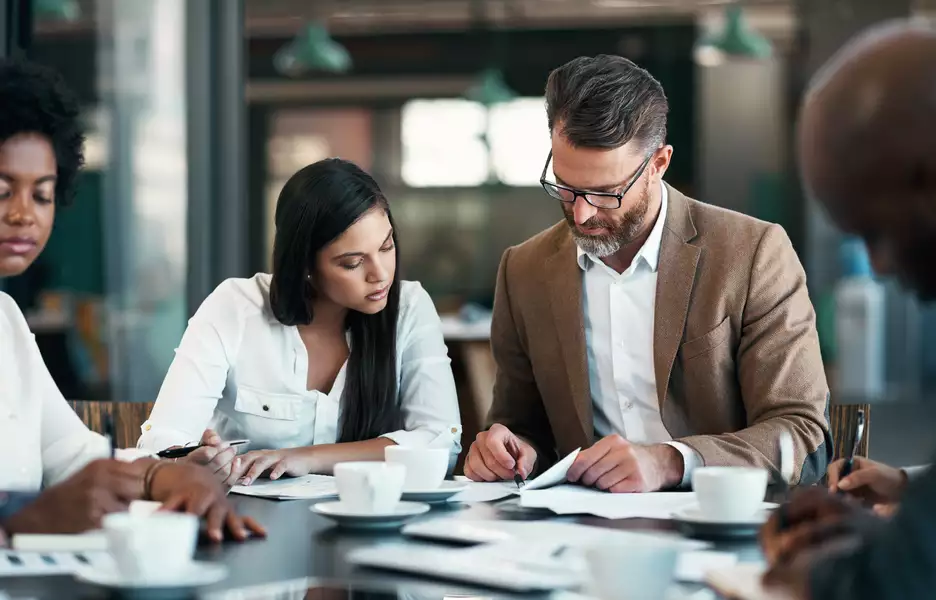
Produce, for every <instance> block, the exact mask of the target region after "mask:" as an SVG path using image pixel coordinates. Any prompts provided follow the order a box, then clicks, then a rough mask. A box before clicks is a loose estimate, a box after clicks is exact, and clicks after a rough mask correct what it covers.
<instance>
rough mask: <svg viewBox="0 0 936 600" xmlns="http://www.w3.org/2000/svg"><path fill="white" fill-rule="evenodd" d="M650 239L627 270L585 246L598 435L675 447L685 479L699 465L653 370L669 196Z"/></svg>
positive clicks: (585, 305)
mask: <svg viewBox="0 0 936 600" xmlns="http://www.w3.org/2000/svg"><path fill="white" fill-rule="evenodd" d="M660 187H661V189H662V202H661V204H660V214H659V216H658V217H657V220H656V223H655V224H654V225H653V229H651V230H650V235H649V237H647V241H646V242H644V245H643V246H641V248H640V250H638V251H637V255H636V256H635V257H634V260H633V262H631V264H630V266H629V267H628V268H627V270H626V271H624V272H623V273H617V272H616V271H614V269H611V268H610V267H608V266H607V265H606V264H604V263H603V262H602V261H601V259H600V258H598V257H595V256H592V255H590V254H587V253H585V252H584V251H583V250H582V249H581V248H579V249H578V264H579V267H581V269H582V290H583V293H582V310H583V312H584V322H585V340H586V349H587V350H586V351H587V354H588V382H589V386H590V388H591V397H592V405H593V406H594V419H595V434H596V435H597V436H599V437H605V436H607V435H612V434H615V433H616V434H619V435H620V436H621V437H623V438H625V439H627V440H628V441H631V442H634V443H636V444H657V443H668V444H670V445H671V446H673V447H674V448H676V449H677V450H679V453H680V454H681V455H682V457H683V465H684V469H683V481H682V484H683V485H686V484H687V483H688V482H689V481H690V475H691V473H692V470H693V469H694V468H695V467H696V466H697V465H698V463H699V458H698V457H697V456H696V454H695V452H694V451H693V450H692V449H691V448H689V446H686V445H685V444H681V443H679V442H673V441H672V439H673V438H672V436H671V435H670V434H669V432H668V431H667V430H666V427H665V426H664V425H663V420H662V417H661V416H660V405H659V401H658V400H657V384H656V375H655V374H654V370H653V318H654V299H655V296H656V284H657V267H658V264H659V258H660V244H661V242H662V240H663V225H664V222H665V221H666V204H667V197H666V196H667V194H666V187H665V186H663V185H662V184H661V185H660Z"/></svg>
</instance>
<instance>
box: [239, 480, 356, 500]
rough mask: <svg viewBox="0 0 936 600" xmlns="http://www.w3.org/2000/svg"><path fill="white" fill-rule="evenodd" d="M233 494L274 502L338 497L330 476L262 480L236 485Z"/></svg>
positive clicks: (336, 488) (333, 481) (335, 486)
mask: <svg viewBox="0 0 936 600" xmlns="http://www.w3.org/2000/svg"><path fill="white" fill-rule="evenodd" d="M231 493H232V494H240V495H242V496H255V497H258V498H269V499H272V500H319V499H325V498H336V497H338V487H337V485H336V484H335V478H334V477H331V476H330V475H303V476H302V477H286V478H283V479H278V480H276V481H269V480H266V479H261V480H259V481H256V482H254V483H253V484H251V485H235V486H234V487H232V488H231Z"/></svg>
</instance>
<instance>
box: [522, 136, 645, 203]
mask: <svg viewBox="0 0 936 600" xmlns="http://www.w3.org/2000/svg"><path fill="white" fill-rule="evenodd" d="M654 154H655V152H653V153H651V154H650V156H648V157H647V158H645V159H644V161H643V162H642V163H641V164H640V168H639V169H637V172H636V173H634V176H633V177H631V180H630V183H628V184H627V185H626V186H624V189H622V190H621V191H620V192H588V191H585V190H577V189H575V188H570V187H566V186H564V185H559V184H558V183H555V182H552V181H547V179H546V170H547V169H549V161H551V160H552V150H550V151H549V156H547V157H546V164H545V165H543V174H542V175H540V185H542V186H543V189H544V190H546V193H547V194H549V195H550V196H551V197H553V198H555V199H556V200H558V201H560V202H565V203H566V204H575V199H576V198H584V199H585V202H588V203H589V204H591V205H592V206H594V207H595V208H603V209H607V210H614V209H616V208H621V200H622V199H623V198H624V196H625V194H627V192H629V191H630V189H631V188H632V187H634V184H635V183H637V180H638V179H640V176H641V175H643V172H644V169H646V168H647V165H649V164H650V159H651V158H653V155H654Z"/></svg>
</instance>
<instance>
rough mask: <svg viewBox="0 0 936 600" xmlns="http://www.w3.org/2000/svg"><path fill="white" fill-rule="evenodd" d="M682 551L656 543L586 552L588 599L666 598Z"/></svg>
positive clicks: (599, 547)
mask: <svg viewBox="0 0 936 600" xmlns="http://www.w3.org/2000/svg"><path fill="white" fill-rule="evenodd" d="M682 550H683V547H682V546H681V545H680V544H679V543H678V542H674V541H669V540H654V539H647V540H635V541H629V542H627V543H623V542H620V541H618V542H610V543H604V544H602V543H598V544H596V545H594V546H591V547H588V548H585V561H586V563H587V564H588V577H587V578H586V581H587V583H586V588H588V595H589V596H592V597H594V598H600V599H601V600H658V599H659V598H664V597H666V591H667V590H668V589H669V587H670V586H671V585H672V584H673V577H674V573H675V571H676V561H677V560H678V559H679V553H680V552H681V551H682Z"/></svg>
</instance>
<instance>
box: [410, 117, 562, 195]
mask: <svg viewBox="0 0 936 600" xmlns="http://www.w3.org/2000/svg"><path fill="white" fill-rule="evenodd" d="M401 132H402V133H401V135H402V142H403V143H402V145H403V164H402V171H401V175H402V179H403V182H404V183H406V184H407V185H409V186H412V187H469V186H476V185H480V184H482V183H485V182H487V181H489V180H490V179H495V180H497V181H500V182H501V183H504V184H506V185H512V186H536V185H538V184H539V176H540V172H541V171H542V168H543V162H544V161H545V160H546V155H547V153H548V152H549V133H548V131H547V129H546V111H545V109H544V105H543V99H542V98H518V99H516V100H513V101H511V102H506V103H503V104H497V105H494V106H492V107H490V108H486V107H484V106H483V105H481V104H478V103H477V102H471V101H469V100H459V99H437V100H412V101H410V102H407V103H406V104H405V105H404V106H403V110H402V115H401ZM485 138H487V140H485Z"/></svg>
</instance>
